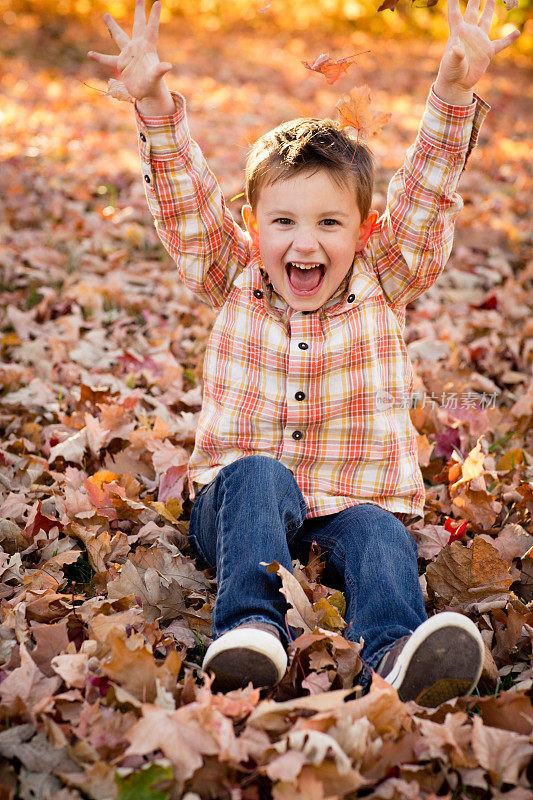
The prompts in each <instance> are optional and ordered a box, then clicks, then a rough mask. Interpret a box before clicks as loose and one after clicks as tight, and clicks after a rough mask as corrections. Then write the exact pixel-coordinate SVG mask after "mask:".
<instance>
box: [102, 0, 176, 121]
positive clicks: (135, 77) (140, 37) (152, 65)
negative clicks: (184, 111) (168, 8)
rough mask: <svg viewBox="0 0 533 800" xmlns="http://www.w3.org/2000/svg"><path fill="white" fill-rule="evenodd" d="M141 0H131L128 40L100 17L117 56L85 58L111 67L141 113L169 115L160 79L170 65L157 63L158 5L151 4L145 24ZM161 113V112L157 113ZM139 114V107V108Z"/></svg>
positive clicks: (168, 102)
mask: <svg viewBox="0 0 533 800" xmlns="http://www.w3.org/2000/svg"><path fill="white" fill-rule="evenodd" d="M144 3H145V0H135V18H134V21H133V31H132V36H131V39H130V38H129V36H128V35H127V34H126V33H125V32H124V31H123V30H122V28H121V27H120V25H119V24H118V22H116V21H115V20H114V19H113V17H112V16H111V14H104V21H105V23H106V25H107V27H108V29H109V32H110V34H111V36H112V37H113V39H114V40H115V42H116V43H117V45H118V46H119V48H120V54H119V55H118V56H108V55H104V54H103V53H94V52H93V51H90V52H89V53H88V54H87V55H88V56H89V57H90V58H92V59H94V60H95V61H98V63H99V64H105V65H106V66H108V67H112V69H114V70H115V71H116V72H117V73H119V74H120V76H121V80H122V82H123V83H124V86H125V87H126V89H127V90H128V92H129V93H130V95H131V96H132V97H134V98H136V99H137V100H140V101H144V104H141V106H142V105H144V109H145V113H148V114H149V113H151V109H153V112H154V113H157V111H156V109H159V113H163V114H164V113H170V114H171V113H173V111H174V110H175V108H174V102H173V100H172V98H171V96H170V93H169V91H168V89H167V88H166V86H165V83H164V81H163V75H165V74H166V73H167V72H168V71H169V70H171V69H172V64H169V63H168V62H163V63H162V62H161V61H159V56H158V55H157V37H158V34H159V17H160V16H161V7H162V3H161V2H159V0H158V2H156V3H154V4H153V6H152V9H151V11H150V17H149V19H148V23H147V22H146V12H145V6H144ZM161 109H164V110H161ZM141 112H142V107H141Z"/></svg>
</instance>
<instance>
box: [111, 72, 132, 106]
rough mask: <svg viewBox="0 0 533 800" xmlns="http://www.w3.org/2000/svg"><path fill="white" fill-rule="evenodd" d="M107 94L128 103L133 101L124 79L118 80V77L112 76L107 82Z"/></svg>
mask: <svg viewBox="0 0 533 800" xmlns="http://www.w3.org/2000/svg"><path fill="white" fill-rule="evenodd" d="M106 95H109V97H114V98H115V100H125V101H126V102H128V103H133V97H132V96H131V94H130V93H129V92H128V90H127V89H126V87H125V86H124V84H123V83H122V81H118V80H117V79H116V78H110V79H109V81H108V83H107V92H106Z"/></svg>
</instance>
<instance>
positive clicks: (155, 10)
mask: <svg viewBox="0 0 533 800" xmlns="http://www.w3.org/2000/svg"><path fill="white" fill-rule="evenodd" d="M140 1H141V2H143V0H140ZM137 2H139V0H137ZM162 8H163V3H161V2H160V0H157V2H155V3H154V4H153V6H152V8H151V10H150V16H149V17H148V25H147V26H146V38H147V40H148V41H149V42H150V44H153V45H154V47H155V45H156V44H157V37H158V36H159V20H160V18H161V9H162Z"/></svg>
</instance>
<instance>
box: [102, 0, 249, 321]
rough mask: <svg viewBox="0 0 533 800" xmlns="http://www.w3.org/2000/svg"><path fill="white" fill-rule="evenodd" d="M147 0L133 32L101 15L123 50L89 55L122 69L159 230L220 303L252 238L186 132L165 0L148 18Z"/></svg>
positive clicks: (184, 272)
mask: <svg viewBox="0 0 533 800" xmlns="http://www.w3.org/2000/svg"><path fill="white" fill-rule="evenodd" d="M144 2H145V0H136V3H135V19H134V23H133V31H132V37H131V39H130V38H129V37H128V35H127V34H126V33H125V32H124V31H123V30H122V28H121V27H120V25H119V24H118V23H117V22H116V21H115V20H114V19H113V17H112V16H111V15H110V14H105V15H104V20H105V22H106V24H107V26H108V28H109V30H110V33H111V35H112V37H113V38H114V40H115V42H116V43H117V45H118V47H119V48H120V54H119V55H118V56H108V55H104V54H101V53H94V52H90V53H89V54H88V55H89V56H90V57H91V58H93V59H94V60H95V61H98V62H99V63H101V64H104V65H105V66H109V67H111V68H112V69H114V70H115V72H116V73H117V74H120V77H121V79H122V81H123V83H124V86H125V87H126V89H127V90H128V92H129V93H130V95H131V96H132V97H133V98H134V99H135V111H136V114H135V121H136V123H137V128H138V132H139V151H140V156H141V165H142V171H143V178H144V186H145V191H146V198H147V201H148V206H149V208H150V211H151V213H152V215H153V217H154V221H155V226H156V229H157V232H158V235H159V237H160V239H161V241H162V242H163V244H164V246H165V247H166V249H167V250H168V252H169V253H170V255H171V256H172V258H173V259H174V260H175V261H176V265H177V268H178V273H179V275H180V278H181V279H182V280H183V282H184V283H185V285H186V286H187V287H188V288H189V289H191V290H192V291H193V292H196V293H197V294H198V295H199V296H200V298H201V299H202V300H203V301H204V302H205V303H207V304H208V305H211V306H213V307H214V308H219V307H220V306H222V304H223V303H224V301H225V299H226V297H227V295H228V294H229V292H230V291H231V288H232V285H233V283H234V281H235V278H236V277H237V276H238V275H239V274H240V272H241V271H242V269H243V268H244V266H245V265H246V263H247V261H248V259H249V255H250V250H251V244H250V238H249V236H248V234H247V233H245V232H244V231H243V230H242V229H241V228H240V227H239V225H237V223H236V222H235V220H234V219H233V217H232V215H231V213H230V211H229V210H228V209H227V207H226V204H225V202H224V197H223V195H222V192H221V190H220V187H219V185H218V182H217V180H216V178H215V177H214V175H213V173H212V172H211V170H210V169H209V167H208V166H207V164H206V162H205V159H204V157H203V155H202V152H201V150H200V148H199V147H198V145H197V144H196V142H194V141H193V140H192V139H191V137H190V136H189V131H188V127H187V120H186V115H185V100H184V98H183V97H182V96H181V95H180V94H178V93H177V92H174V93H172V94H171V93H170V92H169V90H168V88H167V86H166V84H165V81H164V77H163V76H164V75H165V74H166V73H167V72H168V71H169V70H170V69H171V68H172V65H171V64H169V63H168V62H163V63H161V62H160V61H159V56H158V55H157V38H158V32H159V18H160V14H161V3H160V2H156V3H154V5H153V6H152V9H151V12H150V16H149V19H148V22H146V13H145V5H144Z"/></svg>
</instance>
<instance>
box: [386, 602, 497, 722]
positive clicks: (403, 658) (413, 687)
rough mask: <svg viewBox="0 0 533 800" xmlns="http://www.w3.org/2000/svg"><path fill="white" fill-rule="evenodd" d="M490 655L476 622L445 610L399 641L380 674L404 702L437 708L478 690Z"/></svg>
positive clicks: (391, 649)
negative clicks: (486, 658)
mask: <svg viewBox="0 0 533 800" xmlns="http://www.w3.org/2000/svg"><path fill="white" fill-rule="evenodd" d="M484 654H485V645H484V644H483V639H482V638H481V634H480V632H479V631H478V629H477V628H476V626H475V625H474V623H473V622H472V621H471V620H470V619H468V617H465V616H464V615H463V614H456V613H455V612H453V611H444V612H442V613H440V614H435V616H434V617H430V619H427V620H426V621H425V622H423V623H422V624H421V625H419V626H418V628H417V629H416V630H415V631H414V632H413V633H412V634H410V635H409V636H402V638H401V639H398V641H396V642H395V643H394V644H393V645H392V647H391V648H390V650H388V651H387V653H386V654H385V656H384V657H383V658H382V659H381V661H380V663H379V666H378V667H377V669H376V672H377V673H378V675H381V677H382V678H383V679H384V680H386V681H387V683H390V684H391V686H394V688H395V689H397V691H398V695H399V696H400V698H401V699H402V700H403V701H404V702H407V701H408V700H416V702H417V703H418V705H421V706H430V707H434V706H438V705H440V704H441V703H444V702H445V701H446V700H450V699H451V698H452V697H458V696H462V695H467V694H470V693H471V692H472V691H473V690H474V689H475V687H476V685H477V682H478V680H479V678H480V675H481V670H482V669H483V658H484Z"/></svg>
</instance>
